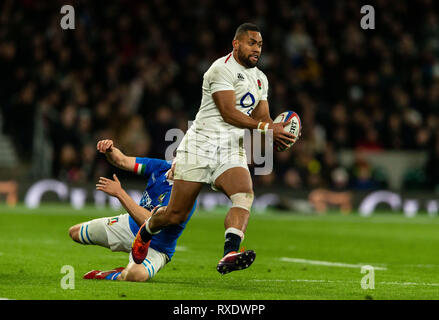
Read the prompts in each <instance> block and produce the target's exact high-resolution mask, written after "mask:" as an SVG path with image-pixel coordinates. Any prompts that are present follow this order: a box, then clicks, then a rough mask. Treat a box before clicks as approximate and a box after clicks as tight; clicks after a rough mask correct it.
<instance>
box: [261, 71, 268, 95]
mask: <svg viewBox="0 0 439 320" xmlns="http://www.w3.org/2000/svg"><path fill="white" fill-rule="evenodd" d="M261 100H268V79H267V77H266V76H265V75H264V77H263V79H262V97H261Z"/></svg>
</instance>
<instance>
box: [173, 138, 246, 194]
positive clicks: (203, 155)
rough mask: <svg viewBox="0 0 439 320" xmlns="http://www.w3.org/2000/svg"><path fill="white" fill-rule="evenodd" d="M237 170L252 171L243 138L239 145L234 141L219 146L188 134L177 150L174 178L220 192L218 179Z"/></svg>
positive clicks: (206, 139)
mask: <svg viewBox="0 0 439 320" xmlns="http://www.w3.org/2000/svg"><path fill="white" fill-rule="evenodd" d="M200 137H201V138H200ZM236 167H242V168H244V169H246V170H247V171H248V165H247V155H246V153H245V149H244V145H243V138H242V139H241V138H240V139H239V140H238V142H237V143H236V145H232V144H231V143H230V141H229V142H227V141H226V143H224V144H221V145H218V144H213V143H212V142H211V141H210V140H209V139H208V138H202V136H200V135H191V136H189V135H186V136H185V137H184V138H183V140H182V142H181V143H180V146H179V147H178V149H177V155H176V158H175V172H174V179H179V180H184V181H193V182H201V183H207V184H210V185H211V187H212V189H213V190H217V189H216V188H215V181H216V179H217V178H218V177H219V176H220V175H221V174H223V173H224V172H225V171H227V170H229V169H231V168H236Z"/></svg>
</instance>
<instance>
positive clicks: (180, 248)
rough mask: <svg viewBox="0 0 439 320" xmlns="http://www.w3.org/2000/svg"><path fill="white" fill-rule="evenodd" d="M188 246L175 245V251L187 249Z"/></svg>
mask: <svg viewBox="0 0 439 320" xmlns="http://www.w3.org/2000/svg"><path fill="white" fill-rule="evenodd" d="M187 250H188V249H187V247H185V246H176V247H175V251H187Z"/></svg>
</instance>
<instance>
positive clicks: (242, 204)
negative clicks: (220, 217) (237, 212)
mask: <svg viewBox="0 0 439 320" xmlns="http://www.w3.org/2000/svg"><path fill="white" fill-rule="evenodd" d="M253 199H254V195H253V192H251V193H250V192H249V193H245V192H241V193H235V194H232V195H231V196H230V200H232V208H241V209H244V210H247V211H248V212H250V209H251V207H252V204H253Z"/></svg>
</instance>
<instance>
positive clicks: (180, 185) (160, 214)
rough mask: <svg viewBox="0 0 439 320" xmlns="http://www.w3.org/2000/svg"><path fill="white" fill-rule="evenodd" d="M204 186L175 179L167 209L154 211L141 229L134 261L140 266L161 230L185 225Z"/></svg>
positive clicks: (134, 252) (133, 249) (135, 241)
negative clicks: (154, 237) (155, 236)
mask: <svg viewBox="0 0 439 320" xmlns="http://www.w3.org/2000/svg"><path fill="white" fill-rule="evenodd" d="M201 186H202V184H201V183H200V182H190V181H184V180H178V179H174V185H173V186H172V191H171V197H170V199H169V203H168V205H167V206H166V207H160V208H157V209H156V210H153V211H152V216H151V218H149V219H148V220H147V221H146V222H145V223H144V224H143V225H142V226H141V227H140V229H139V232H138V233H137V235H136V238H135V239H134V242H133V246H132V250H131V253H132V255H133V260H134V262H136V263H137V264H140V263H142V262H143V260H145V257H146V256H147V254H148V248H149V243H150V242H151V238H152V236H153V235H154V234H157V233H159V232H160V230H161V229H163V228H165V227H167V226H171V225H177V224H180V223H183V222H184V221H185V220H186V219H187V217H188V215H189V213H190V212H191V210H192V207H193V206H194V203H195V200H196V199H197V196H198V194H199V193H200V190H201Z"/></svg>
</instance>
